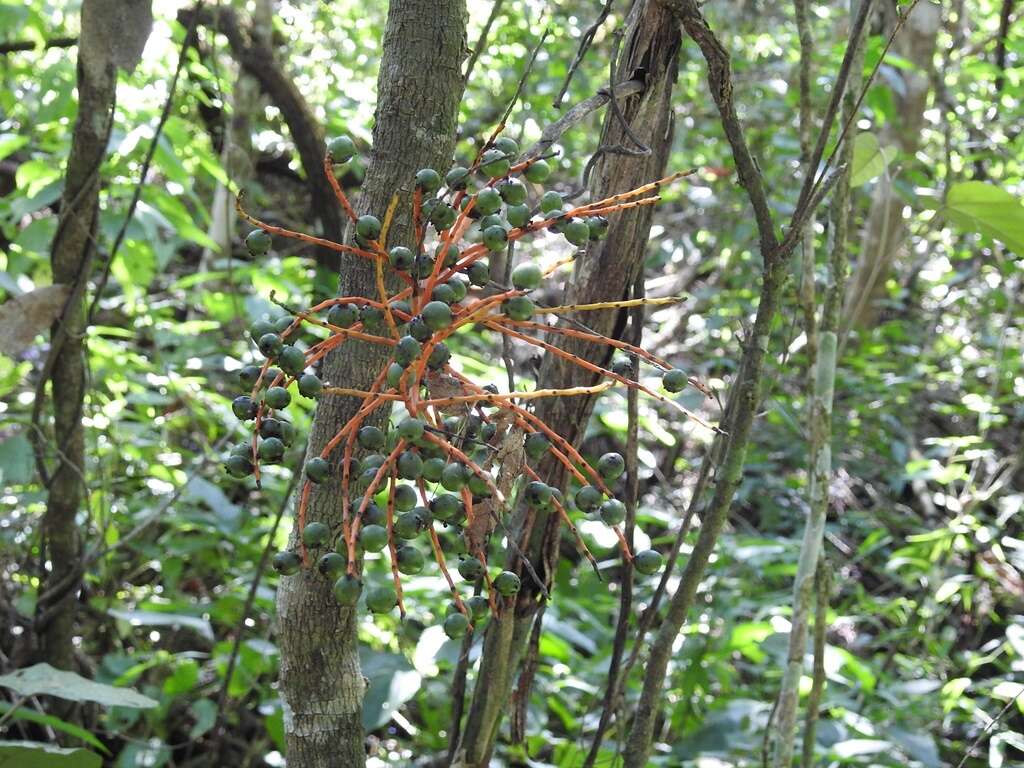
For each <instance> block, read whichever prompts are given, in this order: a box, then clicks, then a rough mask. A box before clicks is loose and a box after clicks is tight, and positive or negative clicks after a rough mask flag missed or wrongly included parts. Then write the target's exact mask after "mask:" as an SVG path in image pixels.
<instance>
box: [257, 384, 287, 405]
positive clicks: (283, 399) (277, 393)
mask: <svg viewBox="0 0 1024 768" xmlns="http://www.w3.org/2000/svg"><path fill="white" fill-rule="evenodd" d="M263 400H264V401H265V402H266V404H267V405H268V406H270V407H271V408H274V409H280V408H287V407H288V405H289V404H290V403H291V401H292V396H291V394H289V392H288V390H287V389H285V388H284V387H271V388H270V389H268V390H267V394H266V395H264V396H263Z"/></svg>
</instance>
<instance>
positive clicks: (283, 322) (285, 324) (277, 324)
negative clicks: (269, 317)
mask: <svg viewBox="0 0 1024 768" xmlns="http://www.w3.org/2000/svg"><path fill="white" fill-rule="evenodd" d="M294 322H295V318H294V317H292V316H291V315H281V317H279V318H277V320H275V321H274V330H275V331H277V332H278V333H279V334H281V336H282V337H283V336H284V332H285V331H287V330H288V329H289V328H291V327H292V323H294ZM291 338H292V341H294V340H295V336H294V335H292V337H291ZM287 343H289V344H291V343H292V342H291V341H289V342H287Z"/></svg>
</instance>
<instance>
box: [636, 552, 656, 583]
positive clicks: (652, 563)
mask: <svg viewBox="0 0 1024 768" xmlns="http://www.w3.org/2000/svg"><path fill="white" fill-rule="evenodd" d="M661 565H662V558H661V553H660V552H656V551H654V550H653V549H645V550H643V551H642V552H637V553H636V555H635V556H634V557H633V567H634V568H636V569H637V570H638V571H640V573H643V574H645V575H647V576H650V575H652V574H655V573H657V572H658V571H660V570H661Z"/></svg>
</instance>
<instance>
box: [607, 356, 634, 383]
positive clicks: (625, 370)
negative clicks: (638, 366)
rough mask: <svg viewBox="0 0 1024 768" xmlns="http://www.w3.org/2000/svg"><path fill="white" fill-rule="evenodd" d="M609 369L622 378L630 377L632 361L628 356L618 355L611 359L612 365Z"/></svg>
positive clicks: (631, 374)
mask: <svg viewBox="0 0 1024 768" xmlns="http://www.w3.org/2000/svg"><path fill="white" fill-rule="evenodd" d="M609 370H610V371H611V372H612V373H614V374H615V375H616V376H621V377H622V378H624V379H628V378H631V377H632V376H633V361H632V360H630V359H629V358H625V357H618V358H616V359H615V360H613V361H612V367H611V368H609Z"/></svg>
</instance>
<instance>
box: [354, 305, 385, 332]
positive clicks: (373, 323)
mask: <svg viewBox="0 0 1024 768" xmlns="http://www.w3.org/2000/svg"><path fill="white" fill-rule="evenodd" d="M359 319H360V320H361V321H362V323H363V330H364V331H366V332H367V333H376V332H377V331H380V330H382V329H383V328H384V310H383V309H381V308H380V307H371V306H369V305H367V306H365V307H363V308H362V309H361V310H359Z"/></svg>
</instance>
